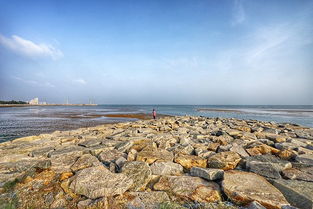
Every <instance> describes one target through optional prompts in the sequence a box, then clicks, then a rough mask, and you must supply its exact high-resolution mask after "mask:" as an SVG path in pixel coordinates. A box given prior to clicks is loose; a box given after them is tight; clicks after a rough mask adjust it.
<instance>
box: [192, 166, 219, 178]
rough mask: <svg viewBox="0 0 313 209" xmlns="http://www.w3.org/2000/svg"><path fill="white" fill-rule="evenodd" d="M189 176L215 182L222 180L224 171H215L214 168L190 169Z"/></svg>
mask: <svg viewBox="0 0 313 209" xmlns="http://www.w3.org/2000/svg"><path fill="white" fill-rule="evenodd" d="M190 175H191V176H197V177H201V178H204V179H207V180H212V181H215V180H219V179H222V178H223V176H224V171H223V170H222V169H215V168H198V167H192V168H191V170H190Z"/></svg>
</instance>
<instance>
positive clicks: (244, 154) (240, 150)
mask: <svg viewBox="0 0 313 209" xmlns="http://www.w3.org/2000/svg"><path fill="white" fill-rule="evenodd" d="M230 151H232V152H236V153H237V154H239V155H240V156H241V157H249V154H248V153H247V152H246V150H245V149H244V148H243V147H242V146H240V145H233V146H232V147H231V148H230Z"/></svg>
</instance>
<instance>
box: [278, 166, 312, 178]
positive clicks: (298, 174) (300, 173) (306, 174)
mask: <svg viewBox="0 0 313 209" xmlns="http://www.w3.org/2000/svg"><path fill="white" fill-rule="evenodd" d="M282 175H283V176H284V178H286V179H291V180H300V181H311V182H313V167H310V168H298V169H296V168H289V169H286V170H283V171H282Z"/></svg>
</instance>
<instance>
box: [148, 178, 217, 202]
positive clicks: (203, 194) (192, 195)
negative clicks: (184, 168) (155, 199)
mask: <svg viewBox="0 0 313 209" xmlns="http://www.w3.org/2000/svg"><path fill="white" fill-rule="evenodd" d="M153 188H154V189H155V190H158V191H167V193H169V194H172V195H173V196H174V197H175V198H178V199H181V200H184V201H190V200H192V201H197V202H218V201H220V200H221V194H220V188H219V186H218V184H216V183H214V182H208V181H205V180H203V179H201V178H199V177H190V176H162V177H161V178H160V180H159V181H158V182H157V183H156V184H155V185H154V186H153Z"/></svg>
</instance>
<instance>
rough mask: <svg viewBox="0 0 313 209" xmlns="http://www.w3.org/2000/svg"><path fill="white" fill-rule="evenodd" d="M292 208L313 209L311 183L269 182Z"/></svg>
mask: <svg viewBox="0 0 313 209" xmlns="http://www.w3.org/2000/svg"><path fill="white" fill-rule="evenodd" d="M271 182H272V184H273V185H274V186H275V187H276V188H278V189H279V190H280V191H281V192H282V193H283V194H284V196H285V197H286V199H287V200H288V202H289V203H290V204H291V205H292V206H296V207H298V208H313V182H305V181H297V180H284V179H275V180H272V181H271Z"/></svg>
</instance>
